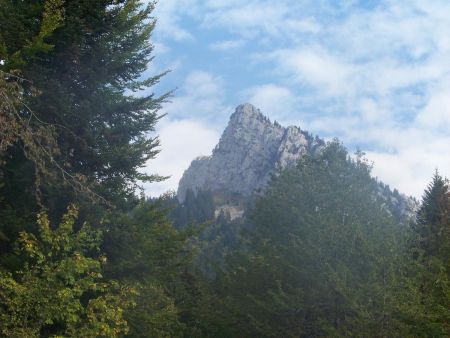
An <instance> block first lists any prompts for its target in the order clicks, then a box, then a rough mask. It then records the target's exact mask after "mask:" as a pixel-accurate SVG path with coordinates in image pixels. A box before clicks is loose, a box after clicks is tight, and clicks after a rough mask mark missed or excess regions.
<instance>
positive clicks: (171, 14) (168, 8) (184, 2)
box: [154, 0, 196, 41]
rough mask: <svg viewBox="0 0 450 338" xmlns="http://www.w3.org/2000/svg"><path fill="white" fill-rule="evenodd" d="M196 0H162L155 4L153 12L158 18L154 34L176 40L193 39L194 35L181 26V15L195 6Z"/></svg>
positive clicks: (189, 11) (187, 12)
mask: <svg viewBox="0 0 450 338" xmlns="http://www.w3.org/2000/svg"><path fill="white" fill-rule="evenodd" d="M195 3H196V0H163V1H159V2H158V3H157V5H156V9H155V12H154V15H155V17H157V18H158V22H157V25H156V29H155V32H156V35H157V36H161V37H164V38H165V39H167V38H171V39H173V40H176V41H183V40H193V39H194V36H193V35H192V34H191V32H189V31H188V30H187V29H185V28H183V27H182V23H181V22H180V21H181V16H182V15H186V14H189V13H191V12H192V11H193V9H194V8H195V6H194V5H195Z"/></svg>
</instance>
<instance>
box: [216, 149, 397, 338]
mask: <svg viewBox="0 0 450 338" xmlns="http://www.w3.org/2000/svg"><path fill="white" fill-rule="evenodd" d="M252 222H253V223H254V227H253V229H254V230H253V231H250V233H249V234H248V235H247V236H245V237H244V242H243V244H245V243H247V253H246V252H245V251H244V253H243V254H241V255H235V256H234V257H233V256H232V258H231V267H232V270H231V271H230V272H229V273H227V274H226V275H225V277H223V282H222V283H224V284H223V286H222V288H223V289H222V290H224V291H222V292H223V293H222V295H223V296H224V297H226V298H225V300H226V301H225V304H226V306H225V310H224V311H226V312H228V313H231V314H234V316H231V317H230V316H228V317H229V321H228V323H227V324H226V326H225V327H224V328H223V329H224V330H225V331H224V332H227V333H228V334H229V335H231V336H241V335H244V336H259V337H262V336H283V337H337V336H355V337H393V336H401V334H399V333H398V330H400V326H401V325H400V324H399V323H396V322H395V319H394V317H393V315H392V314H393V312H394V309H395V307H394V302H395V299H394V294H393V288H394V285H395V262H396V260H397V256H398V249H399V246H400V245H401V241H400V242H399V241H398V240H399V239H400V238H402V237H401V236H400V234H396V233H397V232H400V231H399V230H400V229H398V228H396V227H395V226H396V224H394V221H393V217H392V214H391V213H390V212H389V210H387V209H386V208H385V207H384V206H383V200H382V199H381V198H380V197H379V195H378V183H377V182H376V181H375V180H373V179H372V178H371V177H370V167H369V166H368V165H367V163H366V162H365V161H364V160H363V159H362V158H357V160H350V159H349V158H348V155H347V152H346V150H345V149H344V148H343V147H342V146H341V145H340V144H339V143H337V142H332V143H330V144H329V145H328V146H327V147H326V148H325V149H324V150H323V151H322V153H321V154H320V155H319V156H316V157H313V156H305V157H303V158H302V160H301V161H300V163H299V164H298V166H297V168H295V169H291V170H287V171H285V172H283V173H281V174H280V175H279V176H278V177H275V178H274V179H273V181H272V182H271V184H270V186H269V187H268V189H267V191H266V193H265V196H264V197H262V198H261V199H260V200H259V201H258V202H257V205H256V208H255V210H254V213H253V216H252ZM400 247H401V246H400ZM221 313H223V312H221ZM223 315H224V317H225V318H226V317H227V316H226V314H223ZM228 327H232V328H234V330H230V329H228Z"/></svg>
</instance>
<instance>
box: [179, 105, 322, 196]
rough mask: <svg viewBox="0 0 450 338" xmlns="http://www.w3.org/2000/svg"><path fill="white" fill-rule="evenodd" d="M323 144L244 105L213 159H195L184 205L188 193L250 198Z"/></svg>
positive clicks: (182, 190)
mask: <svg viewBox="0 0 450 338" xmlns="http://www.w3.org/2000/svg"><path fill="white" fill-rule="evenodd" d="M322 145H323V141H321V140H320V139H317V138H313V137H311V136H310V135H309V134H308V133H307V132H305V131H303V130H301V129H300V128H298V127H293V126H290V127H287V128H285V127H282V126H280V125H279V124H278V123H277V122H275V123H272V122H271V121H270V120H269V119H268V118H267V117H265V116H264V115H263V114H262V113H261V112H260V111H259V109H257V108H255V107H254V106H252V105H251V104H243V105H240V106H238V107H237V108H236V110H235V112H234V113H233V114H232V115H231V117H230V121H229V123H228V126H227V127H226V129H225V131H224V132H223V134H222V137H221V138H220V141H219V144H218V145H217V146H216V148H215V149H214V150H213V153H212V155H211V156H208V157H199V158H197V159H195V160H194V161H193V162H192V163H191V165H190V167H189V168H188V169H187V170H186V171H185V172H184V174H183V177H182V178H181V180H180V183H179V186H178V199H179V200H180V201H181V202H182V201H184V198H185V196H186V191H187V190H188V189H192V190H193V191H194V192H196V191H198V190H199V189H201V190H209V191H212V192H214V191H221V192H228V193H234V194H236V193H237V194H240V195H242V196H249V195H251V194H252V193H253V192H254V191H255V190H257V189H259V188H262V187H264V186H265V185H266V184H267V182H268V180H269V178H270V176H271V174H272V173H274V172H277V171H278V170H281V169H284V168H286V167H287V166H291V165H294V164H295V163H296V162H297V160H298V159H299V158H300V157H301V156H302V155H303V154H305V153H307V152H315V151H317V149H318V148H320V147H321V146H322Z"/></svg>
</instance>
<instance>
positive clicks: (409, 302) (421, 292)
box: [400, 171, 450, 337]
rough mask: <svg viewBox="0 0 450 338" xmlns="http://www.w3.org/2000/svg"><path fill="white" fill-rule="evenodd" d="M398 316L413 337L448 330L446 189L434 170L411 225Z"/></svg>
mask: <svg viewBox="0 0 450 338" xmlns="http://www.w3.org/2000/svg"><path fill="white" fill-rule="evenodd" d="M410 249H411V252H410V260H409V263H408V265H407V267H406V274H405V276H404V279H403V285H404V292H403V299H401V300H400V302H401V307H400V308H401V316H402V317H403V319H404V321H405V323H407V325H409V327H410V332H411V334H412V335H413V336H415V337H448V336H449V334H450V191H449V184H448V180H447V179H445V178H443V177H442V176H440V175H439V173H438V172H437V171H436V173H435V174H434V176H433V178H432V181H431V183H430V184H429V185H428V187H427V189H426V190H425V192H424V195H423V198H422V205H421V207H420V209H419V210H418V212H417V221H416V223H415V224H414V225H413V227H412V239H411V247H410Z"/></svg>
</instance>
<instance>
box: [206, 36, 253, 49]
mask: <svg viewBox="0 0 450 338" xmlns="http://www.w3.org/2000/svg"><path fill="white" fill-rule="evenodd" d="M244 44H245V40H243V39H239V40H225V41H218V42H214V43H212V44H211V46H210V48H211V49H212V50H217V51H229V50H234V49H238V48H240V47H242V46H243V45H244Z"/></svg>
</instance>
